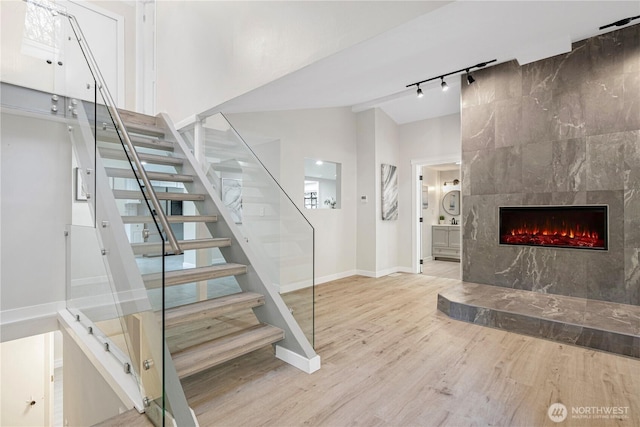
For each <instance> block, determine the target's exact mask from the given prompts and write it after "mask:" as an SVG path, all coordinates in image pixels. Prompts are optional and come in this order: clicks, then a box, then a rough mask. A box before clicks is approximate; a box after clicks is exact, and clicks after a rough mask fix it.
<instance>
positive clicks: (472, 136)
mask: <svg viewBox="0 0 640 427" xmlns="http://www.w3.org/2000/svg"><path fill="white" fill-rule="evenodd" d="M471 86H475V84H473V85H471ZM460 115H461V120H462V121H463V122H464V126H463V127H462V135H461V137H462V150H463V151H476V150H487V149H493V148H495V110H494V104H493V103H491V104H486V105H478V106H472V107H467V108H463V109H462V111H461V112H460Z"/></svg>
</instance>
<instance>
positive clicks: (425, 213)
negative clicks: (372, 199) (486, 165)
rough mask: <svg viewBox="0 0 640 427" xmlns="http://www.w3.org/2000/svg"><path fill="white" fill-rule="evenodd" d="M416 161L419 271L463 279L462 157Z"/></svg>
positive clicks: (415, 204) (416, 233)
mask: <svg viewBox="0 0 640 427" xmlns="http://www.w3.org/2000/svg"><path fill="white" fill-rule="evenodd" d="M412 163H413V166H414V174H415V180H414V182H415V193H414V194H415V203H414V209H413V211H414V216H415V221H414V224H416V227H415V232H414V241H415V245H414V250H413V255H414V256H413V258H414V263H415V265H416V266H417V269H416V272H419V273H422V274H426V275H430V276H435V277H441V278H449V279H461V278H462V273H461V263H460V261H461V257H462V239H461V235H462V233H461V229H462V225H461V223H462V206H461V190H462V181H461V178H462V177H461V170H460V160H459V159H456V158H447V159H433V160H422V161H414V162H412Z"/></svg>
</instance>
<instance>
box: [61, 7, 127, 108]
mask: <svg viewBox="0 0 640 427" xmlns="http://www.w3.org/2000/svg"><path fill="white" fill-rule="evenodd" d="M57 4H59V5H61V6H63V7H64V8H65V9H66V10H67V12H68V13H70V14H72V15H73V16H75V17H76V20H77V22H78V24H79V27H80V30H81V33H78V34H76V33H75V32H74V31H73V30H72V29H71V28H67V30H66V33H67V39H66V44H65V51H64V55H65V58H64V66H63V67H62V69H63V71H64V73H65V86H66V87H65V88H64V90H63V92H64V93H65V94H66V95H67V96H71V97H73V98H81V99H87V100H93V97H94V86H93V76H92V74H91V72H90V71H89V67H88V65H87V61H86V59H85V56H84V54H83V52H82V51H81V50H80V47H79V45H78V42H77V40H76V38H77V37H79V38H82V35H84V39H85V40H86V42H87V44H88V45H89V49H90V50H91V52H92V54H93V56H94V57H95V60H96V62H97V64H98V67H99V69H100V73H101V74H102V78H103V79H104V81H105V82H106V84H107V88H109V92H110V93H111V96H112V98H113V100H114V101H115V102H116V105H118V106H123V105H121V104H123V103H124V55H123V53H124V27H123V18H122V17H121V16H119V15H116V14H113V13H110V12H108V11H106V10H103V9H100V8H98V7H96V6H94V5H91V4H89V3H76V2H72V1H59V2H58V3H57ZM87 85H88V86H87ZM98 102H99V103H103V101H102V100H101V99H98Z"/></svg>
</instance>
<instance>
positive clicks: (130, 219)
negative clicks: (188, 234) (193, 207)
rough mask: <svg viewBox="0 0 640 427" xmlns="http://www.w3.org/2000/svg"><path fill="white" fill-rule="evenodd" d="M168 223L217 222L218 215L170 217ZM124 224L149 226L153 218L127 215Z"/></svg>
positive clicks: (123, 219)
mask: <svg viewBox="0 0 640 427" xmlns="http://www.w3.org/2000/svg"><path fill="white" fill-rule="evenodd" d="M167 221H169V222H170V223H172V224H175V223H183V222H216V221H218V216H217V215H169V216H167ZM122 222H123V223H124V224H147V223H149V224H150V223H153V222H154V221H153V218H152V217H151V216H148V215H147V216H145V215H125V216H123V217H122Z"/></svg>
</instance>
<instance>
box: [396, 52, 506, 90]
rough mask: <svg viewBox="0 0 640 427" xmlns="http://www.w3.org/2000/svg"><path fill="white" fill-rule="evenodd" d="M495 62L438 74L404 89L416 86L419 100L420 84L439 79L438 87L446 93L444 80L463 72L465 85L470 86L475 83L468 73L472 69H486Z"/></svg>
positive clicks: (493, 60)
mask: <svg viewBox="0 0 640 427" xmlns="http://www.w3.org/2000/svg"><path fill="white" fill-rule="evenodd" d="M496 61H497V59H492V60H491V61H486V62H480V63H479V64H476V65H472V66H470V67H465V68H461V69H459V70H456V71H451V72H450V73H446V74H440V75H439V76H436V77H431V78H429V79H425V80H420V81H419V82H415V83H411V84H408V85H407V86H406V87H411V86H417V87H418V91H417V93H418V98H420V97H422V89H420V85H421V84H422V83H427V82H430V81H432V80H437V79H440V80H441V82H440V86H441V87H442V90H443V91H446V90H447V89H448V88H449V86H448V85H447V82H445V81H444V78H445V77H447V76H450V75H452V74H458V73H461V72H463V71H464V72H466V73H467V84H472V83H473V82H475V81H476V79H474V78H473V76H472V75H471V73H470V71H471V70H472V69H474V68H483V67H486V66H487V65H489V64H491V63H493V62H496Z"/></svg>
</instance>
